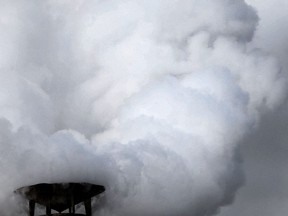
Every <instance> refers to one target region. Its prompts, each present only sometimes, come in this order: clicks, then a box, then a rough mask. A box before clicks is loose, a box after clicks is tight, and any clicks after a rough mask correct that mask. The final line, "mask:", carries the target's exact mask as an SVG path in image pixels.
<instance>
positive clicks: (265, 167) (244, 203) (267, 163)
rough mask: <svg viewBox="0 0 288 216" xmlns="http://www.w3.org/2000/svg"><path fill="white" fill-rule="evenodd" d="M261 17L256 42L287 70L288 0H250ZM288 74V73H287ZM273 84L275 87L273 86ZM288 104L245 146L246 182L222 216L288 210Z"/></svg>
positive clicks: (269, 117) (278, 214)
mask: <svg viewBox="0 0 288 216" xmlns="http://www.w3.org/2000/svg"><path fill="white" fill-rule="evenodd" d="M247 2H248V3H250V4H251V5H252V6H253V7H254V8H256V10H257V13H258V16H259V18H260V20H259V26H258V28H257V32H256V36H255V38H254V40H253V44H254V45H256V46H258V47H261V48H263V49H265V50H267V51H268V52H270V53H273V55H276V56H277V57H278V58H279V59H280V60H281V63H282V65H283V67H284V68H285V70H286V71H287V63H288V43H287V41H288V31H287V29H288V12H287V8H288V2H287V1H281V0H276V1H272V0H247ZM286 74H287V73H286ZM287 76H288V74H287ZM271 88H272V87H271ZM287 131H288V104H287V100H286V102H285V103H284V104H283V105H282V106H281V107H280V108H279V109H278V110H276V111H275V113H271V114H269V115H267V116H266V117H265V118H264V119H263V120H262V121H261V124H260V125H259V128H258V129H257V131H256V132H254V133H252V134H251V135H250V136H248V137H247V138H246V139H245V140H244V141H243V144H242V146H241V152H242V156H243V166H244V170H245V174H246V184H245V186H244V187H243V188H241V189H240V190H239V191H238V193H237V196H236V200H235V203H234V204H233V205H232V206H230V207H227V208H224V209H223V210H222V212H221V213H220V214H219V215H221V216H231V215H235V216H238V215H239V216H240V215H242V216H243V215H245V216H260V215H261V216H271V215H273V216H282V215H286V214H287V212H288V205H287V203H288V157H287V156H288V143H287V140H288V133H287Z"/></svg>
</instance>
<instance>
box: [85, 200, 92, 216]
mask: <svg viewBox="0 0 288 216" xmlns="http://www.w3.org/2000/svg"><path fill="white" fill-rule="evenodd" d="M84 205H85V211H86V215H87V216H91V215H92V207H91V198H89V199H87V200H85V201H84Z"/></svg>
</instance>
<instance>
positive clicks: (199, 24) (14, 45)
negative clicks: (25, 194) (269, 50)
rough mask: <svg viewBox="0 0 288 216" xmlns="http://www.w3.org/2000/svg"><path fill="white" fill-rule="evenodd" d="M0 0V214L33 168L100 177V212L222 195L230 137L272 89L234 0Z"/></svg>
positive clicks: (273, 97)
mask: <svg viewBox="0 0 288 216" xmlns="http://www.w3.org/2000/svg"><path fill="white" fill-rule="evenodd" d="M1 5H3V7H1V9H0V12H1V13H0V26H1V34H0V47H1V51H2V52H1V55H0V64H1V68H0V74H1V76H0V84H1V85H0V117H1V121H0V140H1V145H0V150H1V151H0V152H1V153H0V154H1V157H0V171H1V173H2V177H1V178H0V190H1V193H0V212H1V215H21V207H22V206H21V205H20V204H19V202H20V201H19V200H18V198H17V197H15V196H14V195H13V190H15V189H16V188H18V187H21V186H24V185H29V184H36V183H39V182H59V181H61V182H62V181H64V182H65V181H66V182H67V181H69V182H71V181H85V182H90V183H95V184H103V185H105V187H106V188H107V192H106V195H105V199H103V200H102V205H101V207H100V206H99V207H98V208H97V209H96V210H95V214H97V215H102V216H113V215H120V216H121V215H126V216H129V215H139V216H141V215H151V216H152V215H155V216H161V215H163V216H164V215H165V216H179V215H182V216H185V215H187V216H188V215H193V216H207V215H213V214H216V213H217V211H218V210H219V208H220V207H221V206H223V205H227V204H229V203H231V202H232V201H233V197H234V193H235V191H236V190H237V189H238V188H239V186H241V185H242V183H243V175H242V172H241V161H240V160H239V157H238V155H237V143H238V142H239V141H240V139H241V138H242V137H243V136H244V135H245V134H247V133H248V132H249V131H250V130H251V129H253V128H254V127H255V126H256V125H257V122H258V120H259V118H260V117H261V115H262V114H263V113H265V112H266V111H268V110H272V109H274V108H275V107H277V106H278V105H279V104H280V103H281V101H282V100H283V98H284V96H285V95H284V91H285V89H284V86H285V79H284V78H283V77H282V72H281V67H280V66H279V64H278V62H277V60H276V59H275V58H273V57H271V56H269V55H267V54H265V53H262V52H261V51H260V50H256V49H250V48H249V46H248V43H249V42H250V41H251V40H252V38H253V34H254V31H255V28H256V26H257V22H258V18H257V15H256V13H255V11H254V10H253V9H252V8H251V7H250V6H248V5H247V4H246V3H245V1H244V0H214V1H207V0H201V1H199V0H182V1H181V2H180V1H176V0H157V1H142V0H133V1H132V0H123V1H116V0H108V1H101V0H87V1H82V0H75V1H73V2H71V1H65V0H63V1H54V0H47V1H37V2H27V1H21V0H20V1H5V0H1ZM20 203H21V202H20Z"/></svg>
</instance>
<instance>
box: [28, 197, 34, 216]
mask: <svg viewBox="0 0 288 216" xmlns="http://www.w3.org/2000/svg"><path fill="white" fill-rule="evenodd" d="M34 213H35V201H34V200H30V201H29V216H34Z"/></svg>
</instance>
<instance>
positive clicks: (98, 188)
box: [16, 183, 105, 216]
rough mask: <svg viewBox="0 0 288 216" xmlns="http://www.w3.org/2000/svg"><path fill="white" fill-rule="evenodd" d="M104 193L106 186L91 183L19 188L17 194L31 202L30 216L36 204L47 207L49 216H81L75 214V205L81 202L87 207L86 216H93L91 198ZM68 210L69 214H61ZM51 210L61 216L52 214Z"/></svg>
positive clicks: (32, 214)
mask: <svg viewBox="0 0 288 216" xmlns="http://www.w3.org/2000/svg"><path fill="white" fill-rule="evenodd" d="M104 191H105V187H104V186H102V185H94V184H89V183H52V184H48V183H41V184H36V185H31V186H26V187H22V188H19V189H17V190H16V193H19V194H21V195H22V196H24V197H25V198H26V199H28V200H29V216H34V214H35V213H34V212H35V204H36V203H38V204H40V205H43V206H46V215H47V216H51V215H53V216H56V215H57V216H58V215H59V216H60V215H61V216H63V215H65V216H68V215H69V216H70V215H74V216H77V215H79V216H80V215H83V214H76V213H75V205H77V204H79V203H81V202H83V203H84V206H85V211H86V214H85V215H86V216H91V215H92V208H91V198H92V197H94V196H97V195H98V194H101V193H103V192H104ZM67 209H68V210H69V213H61V212H63V211H65V210H67ZM51 210H55V211H57V212H59V214H51Z"/></svg>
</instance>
